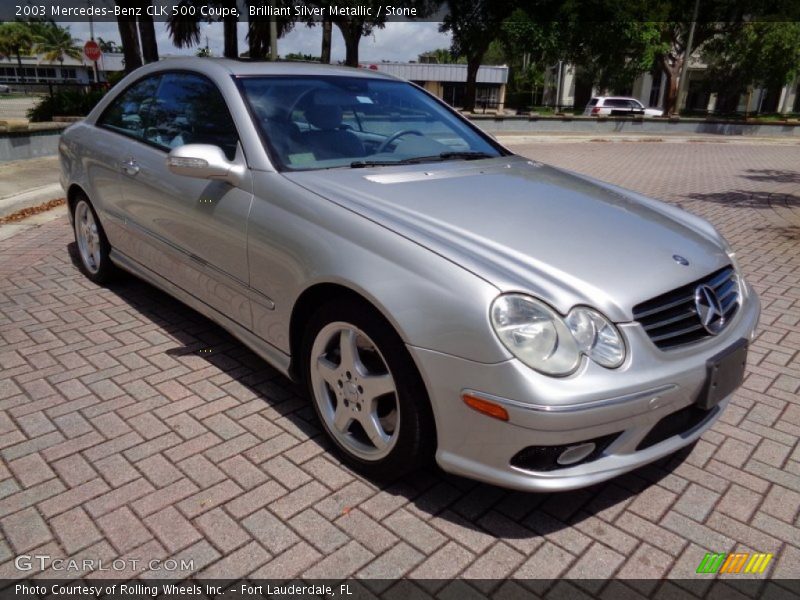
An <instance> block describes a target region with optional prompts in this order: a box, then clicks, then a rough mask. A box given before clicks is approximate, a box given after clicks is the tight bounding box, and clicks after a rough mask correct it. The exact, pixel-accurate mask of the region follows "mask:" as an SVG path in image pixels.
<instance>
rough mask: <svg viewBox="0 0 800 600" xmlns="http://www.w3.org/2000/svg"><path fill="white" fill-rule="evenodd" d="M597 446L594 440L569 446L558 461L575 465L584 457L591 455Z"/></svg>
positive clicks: (561, 463) (562, 463)
mask: <svg viewBox="0 0 800 600" xmlns="http://www.w3.org/2000/svg"><path fill="white" fill-rule="evenodd" d="M595 448H596V446H595V445H594V442H587V443H585V444H578V445H577V446H569V447H568V448H567V449H566V450H564V451H563V452H562V453H561V454H560V455H559V456H558V459H557V460H556V462H557V463H558V464H560V465H565V466H566V465H574V464H575V463H578V462H581V461H582V460H583V459H584V458H586V457H587V456H589V455H590V454H591V453H592V452H594V449H595Z"/></svg>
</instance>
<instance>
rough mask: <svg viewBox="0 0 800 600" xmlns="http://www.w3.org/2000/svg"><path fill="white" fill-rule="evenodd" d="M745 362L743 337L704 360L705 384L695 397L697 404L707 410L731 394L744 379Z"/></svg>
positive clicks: (745, 343) (745, 352)
mask: <svg viewBox="0 0 800 600" xmlns="http://www.w3.org/2000/svg"><path fill="white" fill-rule="evenodd" d="M746 362H747V340H746V339H745V338H742V339H740V340H739V341H738V342H736V343H735V344H733V345H732V346H730V347H728V348H726V349H725V350H723V351H722V352H720V353H719V354H717V355H716V356H714V357H712V358H710V359H709V360H708V361H706V384H705V387H704V388H703V391H702V392H701V393H700V397H699V398H698V399H697V405H698V406H699V407H700V408H703V409H705V410H709V409H711V408H714V407H715V406H716V405H717V404H719V403H720V402H721V401H722V400H723V399H724V398H725V397H726V396H728V395H730V394H732V393H733V392H734V390H736V388H738V387H739V386H740V385H742V381H744V370H745V364H746Z"/></svg>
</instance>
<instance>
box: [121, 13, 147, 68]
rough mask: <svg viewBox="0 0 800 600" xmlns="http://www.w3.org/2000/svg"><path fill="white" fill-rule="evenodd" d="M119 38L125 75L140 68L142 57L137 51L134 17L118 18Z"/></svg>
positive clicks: (137, 39) (137, 40) (137, 33)
mask: <svg viewBox="0 0 800 600" xmlns="http://www.w3.org/2000/svg"><path fill="white" fill-rule="evenodd" d="M117 27H118V28H119V37H120V41H121V42H122V54H123V57H124V60H125V73H130V72H131V71H133V70H134V69H138V68H139V67H141V66H142V55H141V53H140V50H139V32H138V31H137V27H136V18H135V17H119V18H118V19H117Z"/></svg>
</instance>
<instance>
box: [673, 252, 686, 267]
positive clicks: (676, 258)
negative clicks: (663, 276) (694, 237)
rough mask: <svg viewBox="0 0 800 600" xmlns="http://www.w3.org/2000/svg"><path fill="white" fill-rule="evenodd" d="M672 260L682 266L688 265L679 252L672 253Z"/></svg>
mask: <svg viewBox="0 0 800 600" xmlns="http://www.w3.org/2000/svg"><path fill="white" fill-rule="evenodd" d="M672 260H674V261H675V262H676V263H678V264H679V265H683V266H684V267H688V266H689V261H688V260H686V259H685V258H683V257H682V256H681V255H680V254H673V255H672Z"/></svg>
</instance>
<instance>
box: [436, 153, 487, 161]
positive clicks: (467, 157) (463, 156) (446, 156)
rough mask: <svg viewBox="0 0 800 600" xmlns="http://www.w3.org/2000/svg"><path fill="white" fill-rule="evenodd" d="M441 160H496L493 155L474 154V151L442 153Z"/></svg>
mask: <svg viewBox="0 0 800 600" xmlns="http://www.w3.org/2000/svg"><path fill="white" fill-rule="evenodd" d="M439 158H441V159H442V160H458V159H463V160H477V159H479V158H495V157H494V156H493V155H491V154H489V153H488V152H472V151H464V152H442V153H440V154H439Z"/></svg>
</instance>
